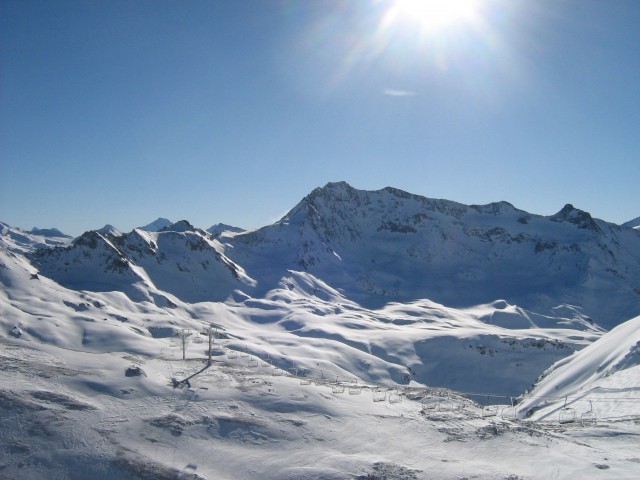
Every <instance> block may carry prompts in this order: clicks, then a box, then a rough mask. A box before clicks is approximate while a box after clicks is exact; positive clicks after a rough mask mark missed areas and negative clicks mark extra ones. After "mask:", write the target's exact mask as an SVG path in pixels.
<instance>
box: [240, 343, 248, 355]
mask: <svg viewBox="0 0 640 480" xmlns="http://www.w3.org/2000/svg"><path fill="white" fill-rule="evenodd" d="M240 355H241V356H243V357H248V356H249V350H247V346H246V345H245V346H244V351H243V352H242V353H241V354H240Z"/></svg>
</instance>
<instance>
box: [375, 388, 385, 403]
mask: <svg viewBox="0 0 640 480" xmlns="http://www.w3.org/2000/svg"><path fill="white" fill-rule="evenodd" d="M386 399H387V392H385V391H384V390H382V389H380V388H378V389H376V390H374V391H373V401H374V402H384V401H385V400H386Z"/></svg>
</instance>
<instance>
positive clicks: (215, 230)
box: [207, 223, 246, 237]
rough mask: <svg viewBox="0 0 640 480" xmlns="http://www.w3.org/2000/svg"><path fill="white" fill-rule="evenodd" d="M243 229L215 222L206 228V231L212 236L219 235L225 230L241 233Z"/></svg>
mask: <svg viewBox="0 0 640 480" xmlns="http://www.w3.org/2000/svg"><path fill="white" fill-rule="evenodd" d="M244 231H246V230H245V229H244V228H239V227H234V226H231V225H227V224H225V223H216V224H215V225H212V226H210V227H209V228H207V232H209V233H210V234H211V235H213V236H214V237H219V236H220V235H222V234H223V233H225V232H230V233H241V232H244Z"/></svg>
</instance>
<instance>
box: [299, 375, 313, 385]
mask: <svg viewBox="0 0 640 480" xmlns="http://www.w3.org/2000/svg"><path fill="white" fill-rule="evenodd" d="M300 385H311V379H310V378H306V377H302V378H301V379H300Z"/></svg>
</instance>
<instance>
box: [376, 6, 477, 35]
mask: <svg viewBox="0 0 640 480" xmlns="http://www.w3.org/2000/svg"><path fill="white" fill-rule="evenodd" d="M480 8H481V0H394V1H393V2H392V4H391V6H390V8H389V10H388V11H387V19H386V20H387V22H394V21H396V20H402V21H411V22H416V23H417V24H418V25H419V26H420V27H421V28H422V29H424V30H427V31H437V30H442V29H444V28H447V27H451V26H455V25H457V24H460V23H466V22H471V21H473V20H474V19H475V18H476V17H477V16H478V14H479V10H480Z"/></svg>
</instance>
